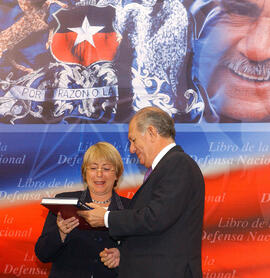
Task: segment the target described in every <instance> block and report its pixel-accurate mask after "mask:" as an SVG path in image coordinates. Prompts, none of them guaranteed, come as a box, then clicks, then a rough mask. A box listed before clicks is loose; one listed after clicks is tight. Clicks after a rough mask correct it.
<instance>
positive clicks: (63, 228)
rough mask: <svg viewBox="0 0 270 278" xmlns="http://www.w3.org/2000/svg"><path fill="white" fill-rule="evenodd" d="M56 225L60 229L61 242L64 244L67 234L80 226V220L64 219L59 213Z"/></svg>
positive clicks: (73, 218) (74, 218)
mask: <svg viewBox="0 0 270 278" xmlns="http://www.w3.org/2000/svg"><path fill="white" fill-rule="evenodd" d="M56 224H57V226H58V229H59V233H60V237H61V240H62V242H64V241H65V238H66V236H67V234H69V233H70V232H71V231H72V230H73V229H74V228H76V227H77V226H79V220H78V219H77V218H76V217H70V218H67V219H64V218H63V217H62V215H61V213H60V212H58V214H57V219H56Z"/></svg>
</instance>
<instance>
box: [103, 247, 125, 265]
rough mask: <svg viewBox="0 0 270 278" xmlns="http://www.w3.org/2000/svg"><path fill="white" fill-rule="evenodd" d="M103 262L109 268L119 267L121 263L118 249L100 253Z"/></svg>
mask: <svg viewBox="0 0 270 278" xmlns="http://www.w3.org/2000/svg"><path fill="white" fill-rule="evenodd" d="M99 256H100V259H101V261H102V262H103V263H104V265H106V266H107V267H108V268H115V267H118V266H119V263H120V251H119V249H117V248H110V249H107V248H105V249H104V250H103V251H101V252H100V253H99Z"/></svg>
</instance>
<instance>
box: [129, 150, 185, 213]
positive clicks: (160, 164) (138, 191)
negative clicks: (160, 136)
mask: <svg viewBox="0 0 270 278" xmlns="http://www.w3.org/2000/svg"><path fill="white" fill-rule="evenodd" d="M172 152H183V149H182V148H181V147H180V146H179V145H176V146H174V147H173V148H171V149H170V150H169V151H168V152H167V153H166V154H165V155H164V156H163V157H162V158H161V160H160V161H159V162H158V164H157V166H156V167H155V169H154V170H153V171H152V173H151V174H150V175H149V177H148V178H147V179H146V180H145V181H144V183H143V184H142V185H141V186H140V188H139V189H138V190H137V192H136V193H135V194H134V196H133V197H132V199H131V202H130V204H129V207H131V208H132V206H133V204H134V202H135V200H136V199H137V196H138V195H139V194H140V192H141V191H142V190H143V189H144V187H145V186H146V185H147V183H148V182H149V181H150V180H151V177H153V176H154V175H155V173H156V172H157V171H158V170H159V168H160V167H162V161H163V160H164V159H165V158H166V157H167V156H168V155H170V154H171V153H172Z"/></svg>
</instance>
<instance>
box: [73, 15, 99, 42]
mask: <svg viewBox="0 0 270 278" xmlns="http://www.w3.org/2000/svg"><path fill="white" fill-rule="evenodd" d="M103 28H104V26H91V25H90V24H89V21H88V18H87V16H86V17H85V18H84V20H83V23H82V26H81V27H76V28H68V29H69V30H71V31H72V32H75V33H77V34H78V35H77V38H76V41H75V43H74V46H76V45H77V44H79V43H81V42H83V41H88V42H89V43H90V44H91V45H93V46H94V47H96V46H95V43H94V41H93V36H94V35H95V34H96V33H97V32H99V31H100V30H101V29H103Z"/></svg>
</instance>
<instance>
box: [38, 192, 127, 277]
mask: <svg viewBox="0 0 270 278" xmlns="http://www.w3.org/2000/svg"><path fill="white" fill-rule="evenodd" d="M56 196H57V197H69V198H82V199H83V200H82V201H84V202H87V203H88V202H91V197H90V194H89V191H88V190H86V191H76V192H65V193H61V194H58V195H56ZM128 203H129V199H127V198H123V197H120V196H119V195H117V194H116V193H115V192H114V191H113V195H112V200H111V203H110V206H109V208H108V210H110V211H112V210H120V209H123V208H126V207H127V206H128ZM111 247H117V242H116V241H114V240H113V239H112V238H111V237H110V236H109V233H108V231H107V230H106V229H89V230H80V229H78V228H77V227H76V228H75V229H74V230H73V231H71V232H70V233H69V234H68V235H67V237H66V238H65V241H64V242H62V241H61V238H60V234H59V230H58V226H57V224H56V215H54V214H52V213H51V212H49V213H48V216H47V218H46V221H45V224H44V227H43V231H42V234H41V236H40V237H39V239H38V241H37V243H36V245H35V253H36V256H37V257H38V258H39V260H40V261H42V262H44V263H47V262H52V268H51V272H50V275H49V278H69V277H70V278H71V277H72V278H74V277H80V278H86V277H87V278H114V277H116V276H117V273H116V270H115V269H108V268H107V267H105V266H104V265H103V263H102V262H101V261H100V257H99V253H100V252H101V251H102V250H103V249H104V248H111Z"/></svg>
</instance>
